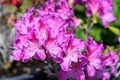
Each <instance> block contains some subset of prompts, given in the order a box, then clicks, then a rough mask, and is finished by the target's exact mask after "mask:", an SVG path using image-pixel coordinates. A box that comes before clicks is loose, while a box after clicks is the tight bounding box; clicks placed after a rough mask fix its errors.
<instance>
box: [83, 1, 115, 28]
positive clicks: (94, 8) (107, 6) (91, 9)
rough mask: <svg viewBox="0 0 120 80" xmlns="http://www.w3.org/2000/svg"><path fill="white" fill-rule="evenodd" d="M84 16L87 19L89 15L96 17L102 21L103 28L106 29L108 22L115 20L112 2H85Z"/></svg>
mask: <svg viewBox="0 0 120 80" xmlns="http://www.w3.org/2000/svg"><path fill="white" fill-rule="evenodd" d="M85 5H86V8H87V11H86V14H87V16H88V17H90V16H91V15H97V17H99V18H101V19H102V22H103V25H104V28H107V27H108V26H109V25H108V23H109V22H113V21H115V20H116V18H115V16H114V14H113V12H112V11H113V0H102V1H101V0H87V1H86V3H85Z"/></svg>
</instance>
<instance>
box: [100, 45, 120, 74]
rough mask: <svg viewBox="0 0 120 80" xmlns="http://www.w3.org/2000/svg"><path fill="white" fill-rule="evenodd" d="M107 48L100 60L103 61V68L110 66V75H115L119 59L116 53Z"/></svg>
mask: <svg viewBox="0 0 120 80" xmlns="http://www.w3.org/2000/svg"><path fill="white" fill-rule="evenodd" d="M107 48H108V53H107V54H103V55H102V56H101V58H102V60H103V63H104V65H105V66H110V67H111V69H112V73H113V74H114V75H116V74H117V69H116V67H115V66H116V64H117V62H118V60H119V57H118V55H117V54H116V52H114V51H111V50H110V48H109V47H107Z"/></svg>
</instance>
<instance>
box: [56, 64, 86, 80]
mask: <svg viewBox="0 0 120 80" xmlns="http://www.w3.org/2000/svg"><path fill="white" fill-rule="evenodd" d="M58 76H59V78H60V80H67V79H75V80H85V75H84V71H83V66H82V64H80V63H78V64H75V65H74V67H73V68H72V69H71V70H70V71H64V70H60V71H59V74H58Z"/></svg>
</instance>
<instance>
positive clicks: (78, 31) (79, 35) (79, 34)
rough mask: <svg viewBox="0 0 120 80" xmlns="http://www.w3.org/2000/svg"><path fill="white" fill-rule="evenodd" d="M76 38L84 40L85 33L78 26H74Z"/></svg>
mask: <svg viewBox="0 0 120 80" xmlns="http://www.w3.org/2000/svg"><path fill="white" fill-rule="evenodd" d="M76 38H80V39H82V40H85V34H84V32H83V30H81V29H80V28H79V27H77V28H76Z"/></svg>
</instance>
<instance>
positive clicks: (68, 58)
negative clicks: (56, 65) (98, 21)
mask: <svg viewBox="0 0 120 80" xmlns="http://www.w3.org/2000/svg"><path fill="white" fill-rule="evenodd" d="M83 48H84V43H83V42H82V41H81V40H79V39H75V38H74V37H71V38H70V40H69V42H68V44H67V46H66V52H65V57H64V58H63V62H62V63H61V64H60V66H61V68H62V70H64V71H69V70H70V66H72V62H73V63H77V62H78V59H79V56H81V55H82V54H81V53H82V50H83Z"/></svg>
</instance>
